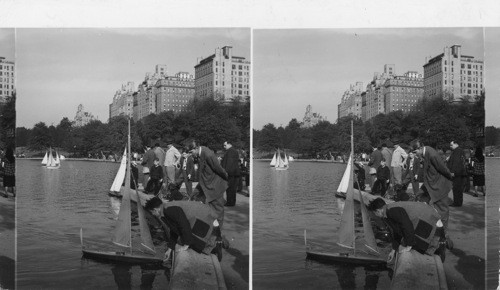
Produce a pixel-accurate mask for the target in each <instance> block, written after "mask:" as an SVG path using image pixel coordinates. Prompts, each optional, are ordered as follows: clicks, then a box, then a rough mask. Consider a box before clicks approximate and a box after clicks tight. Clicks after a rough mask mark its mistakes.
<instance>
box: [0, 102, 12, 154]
mask: <svg viewBox="0 0 500 290" xmlns="http://www.w3.org/2000/svg"><path fill="white" fill-rule="evenodd" d="M0 130H1V131H0V146H2V148H3V147H11V148H14V147H15V137H16V136H15V133H16V94H15V93H14V94H12V96H10V97H7V98H6V102H5V104H3V105H2V106H1V107H0Z"/></svg>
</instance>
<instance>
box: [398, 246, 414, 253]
mask: <svg viewBox="0 0 500 290" xmlns="http://www.w3.org/2000/svg"><path fill="white" fill-rule="evenodd" d="M409 251H411V246H408V247H400V248H399V253H404V252H409Z"/></svg>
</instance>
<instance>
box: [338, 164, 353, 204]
mask: <svg viewBox="0 0 500 290" xmlns="http://www.w3.org/2000/svg"><path fill="white" fill-rule="evenodd" d="M351 163H352V162H351V155H349V161H348V162H347V167H346V169H345V171H344V175H343V176H342V180H341V181H340V184H339V187H338V188H337V192H338V193H343V194H346V193H347V187H348V185H349V177H350V174H351Z"/></svg>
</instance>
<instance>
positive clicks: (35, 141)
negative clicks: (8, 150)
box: [28, 122, 51, 150]
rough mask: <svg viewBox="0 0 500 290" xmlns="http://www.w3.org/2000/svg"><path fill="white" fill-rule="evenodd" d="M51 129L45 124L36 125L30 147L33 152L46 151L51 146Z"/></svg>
mask: <svg viewBox="0 0 500 290" xmlns="http://www.w3.org/2000/svg"><path fill="white" fill-rule="evenodd" d="M50 142H51V137H50V133H49V128H48V127H47V125H45V123H44V122H39V123H36V124H35V126H34V127H33V130H32V132H31V140H30V141H29V145H28V147H29V148H30V149H33V150H44V149H47V148H48V147H50V146H51V143H50Z"/></svg>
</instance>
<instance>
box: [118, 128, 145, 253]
mask: <svg viewBox="0 0 500 290" xmlns="http://www.w3.org/2000/svg"><path fill="white" fill-rule="evenodd" d="M128 124H129V125H128V126H129V127H128V130H129V132H128V142H127V143H128V144H127V147H128V148H129V150H128V152H130V120H129V123H128ZM127 159H128V158H127V155H125V158H122V160H125V162H127V161H128V160H127ZM127 169H128V170H127V171H129V172H130V162H127ZM120 185H121V184H120ZM137 202H138V203H139V202H140V200H138V201H137ZM113 243H115V244H117V245H119V246H122V247H129V248H130V251H132V219H131V210H130V174H125V186H124V187H123V189H122V204H121V206H120V212H119V213H118V220H117V221H116V229H115V236H114V238H113Z"/></svg>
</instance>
